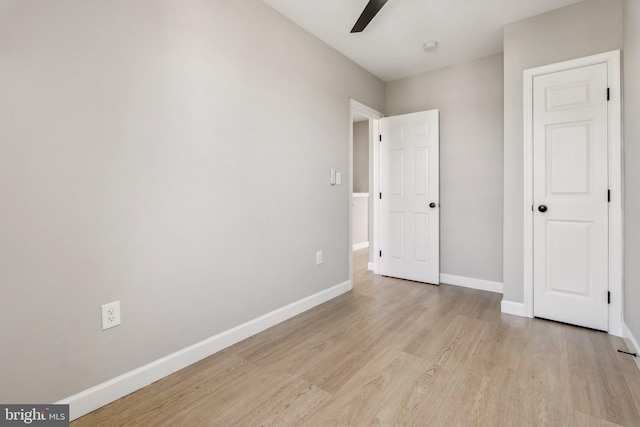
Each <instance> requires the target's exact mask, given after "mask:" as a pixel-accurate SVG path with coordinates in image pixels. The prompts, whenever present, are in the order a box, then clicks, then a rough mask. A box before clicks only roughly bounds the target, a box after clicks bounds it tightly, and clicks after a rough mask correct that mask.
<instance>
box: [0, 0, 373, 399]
mask: <svg viewBox="0 0 640 427" xmlns="http://www.w3.org/2000/svg"><path fill="white" fill-rule="evenodd" d="M0 40H2V48H1V49H0V63H2V66H1V67H0V93H1V94H2V96H1V97H0V152H1V155H0V195H1V198H2V207H1V208H0V240H1V241H2V244H1V245H0V286H1V287H2V289H1V297H0V325H1V329H0V342H2V345H1V346H0V360H1V361H2V363H0V378H1V386H0V402H3V403H11V402H22V403H24V402H51V401H56V400H59V399H62V398H65V397H67V396H69V395H72V394H74V393H77V392H79V391H81V390H84V389H87V388H89V387H91V386H94V385H96V384H98V383H101V382H103V381H105V380H108V379H111V378H114V377H116V376H117V375H120V374H122V373H125V372H127V371H129V370H131V369H134V368H137V367H139V366H142V365H144V364H146V363H148V362H151V361H153V360H156V359H158V358H160V357H162V356H165V355H167V354H170V353H172V352H174V351H176V350H179V349H183V348H185V347H186V346H189V345H191V344H194V343H196V342H198V341H200V340H203V339H205V338H208V337H211V336H212V335H214V334H217V333H219V332H221V331H224V330H227V329H229V328H231V327H234V326H236V325H239V324H241V323H243V322H246V321H248V320H250V319H254V318H256V317H258V316H260V315H262V314H265V313H267V312H270V311H272V310H274V309H277V308H279V307H282V306H284V305H286V304H289V303H291V302H293V301H296V300H299V299H301V298H304V297H307V296H309V295H311V294H314V293H316V292H319V291H322V290H323V289H327V288H329V287H331V286H334V285H337V284H339V283H342V282H344V281H347V280H349V279H350V278H349V256H350V250H351V248H349V244H348V238H349V236H348V234H349V233H348V226H349V214H348V212H349V211H348V203H349V202H350V198H351V197H350V194H348V191H349V186H348V185H342V186H330V185H329V169H330V168H331V167H335V168H336V169H338V170H341V171H344V173H347V172H348V170H349V168H350V167H351V165H349V164H348V163H349V141H348V138H349V127H350V126H351V125H352V124H351V123H350V122H349V120H348V118H349V111H350V105H349V98H350V97H353V98H355V99H357V100H358V101H360V102H362V103H364V104H366V105H369V106H371V107H372V108H375V109H378V110H382V109H383V107H384V105H383V97H384V85H383V83H382V82H381V81H379V80H378V79H376V78H374V77H373V76H372V75H370V74H369V73H367V72H365V71H364V70H363V69H361V68H360V67H358V66H356V65H355V64H354V63H353V62H351V61H349V60H347V59H346V58H345V57H343V56H342V55H340V54H339V53H337V52H336V51H334V50H332V49H330V48H329V47H328V46H326V45H325V44H324V43H321V42H320V41H318V40H317V39H315V38H313V37H312V36H310V35H309V34H308V33H306V32H304V31H303V30H301V29H299V28H298V27H296V26H294V24H292V23H290V22H289V21H288V20H286V19H285V18H284V17H282V16H281V15H279V14H277V13H276V12H275V11H273V10H272V9H271V8H270V7H268V6H267V5H265V4H263V3H262V2H261V1H259V0H245V1H237V0H216V1H210V0H188V1H181V2H177V1H169V0H165V1H155V0H138V1H135V2H131V1H128V0H111V1H84V0H68V1H64V2H59V1H48V0H38V1H28V2H22V1H19V2H9V3H6V2H5V3H3V7H2V8H0ZM347 176H348V175H347ZM318 249H322V250H323V251H324V264H322V265H321V266H319V267H317V266H316V263H315V251H316V250H318ZM114 300H120V301H121V304H122V321H123V323H122V325H121V326H119V327H116V328H114V329H111V330H108V331H106V332H102V331H101V327H100V305H101V304H104V303H107V302H111V301H114Z"/></svg>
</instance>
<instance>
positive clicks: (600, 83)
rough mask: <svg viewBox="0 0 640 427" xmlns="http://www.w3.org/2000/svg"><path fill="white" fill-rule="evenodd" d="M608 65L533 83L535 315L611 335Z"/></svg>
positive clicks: (548, 76) (582, 68)
mask: <svg viewBox="0 0 640 427" xmlns="http://www.w3.org/2000/svg"><path fill="white" fill-rule="evenodd" d="M607 82H608V78H607V64H606V63H602V64H597V65H591V66H586V67H579V68H575V69H571V70H567V71H561V72H556V73H550V74H545V75H541V76H537V77H535V78H534V82H533V202H534V204H535V205H534V206H532V209H534V217H533V253H534V260H533V264H534V270H533V283H534V286H533V287H534V315H535V316H536V317H542V318H545V319H551V320H558V321H561V322H566V323H571V324H574V325H580V326H586V327H589V328H594V329H599V330H603V331H607V330H608V315H609V312H608V303H607V300H608V297H607V292H608V290H609V281H608V262H609V252H608V248H609V234H608V232H609V231H608V226H609V222H608V196H607V194H608V189H609V187H608V144H607V141H608V137H607V132H608V131H607V129H608V127H607V126H608V125H607V123H608V122H607V117H608V116H607V108H608V106H607V104H608V103H607Z"/></svg>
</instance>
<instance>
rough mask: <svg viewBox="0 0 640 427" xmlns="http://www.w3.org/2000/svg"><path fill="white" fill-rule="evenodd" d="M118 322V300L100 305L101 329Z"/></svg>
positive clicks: (111, 326) (116, 324) (115, 324)
mask: <svg viewBox="0 0 640 427" xmlns="http://www.w3.org/2000/svg"><path fill="white" fill-rule="evenodd" d="M119 324H120V301H114V302H110V303H109V304H104V305H103V306H102V330H103V331H104V330H105V329H109V328H113V327H114V326H118V325H119Z"/></svg>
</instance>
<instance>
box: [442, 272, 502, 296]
mask: <svg viewBox="0 0 640 427" xmlns="http://www.w3.org/2000/svg"><path fill="white" fill-rule="evenodd" d="M440 283H444V284H447V285H454V286H462V287H464V288H471V289H478V290H480V291H489V292H497V293H499V294H501V293H502V288H503V286H502V283H500V282H492V281H490V280H482V279H473V278H471V277H462V276H454V275H453V274H443V273H440Z"/></svg>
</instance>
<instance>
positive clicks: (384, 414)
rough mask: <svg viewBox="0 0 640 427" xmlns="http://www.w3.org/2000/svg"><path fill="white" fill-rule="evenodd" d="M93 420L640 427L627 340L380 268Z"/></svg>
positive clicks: (357, 274)
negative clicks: (514, 311) (506, 310)
mask: <svg viewBox="0 0 640 427" xmlns="http://www.w3.org/2000/svg"><path fill="white" fill-rule="evenodd" d="M367 256H368V255H367V250H366V249H365V250H362V251H358V252H356V253H355V257H354V289H353V291H352V292H349V293H347V294H345V295H341V296H340V297H338V298H336V299H334V300H332V301H329V302H327V303H325V304H323V305H321V306H319V307H316V308H314V309H312V310H310V311H308V312H306V313H303V314H301V315H299V316H297V317H295V318H293V319H290V320H288V321H286V322H284V323H282V324H280V325H277V326H275V327H273V328H271V329H268V330H266V331H264V332H262V333H260V334H258V335H255V336H253V337H251V338H249V339H247V340H245V341H243V342H241V343H238V344H236V345H234V346H232V347H230V348H227V349H225V350H223V351H222V352H220V353H218V354H215V355H213V356H211V357H209V358H207V359H205V360H202V361H200V362H198V363H196V364H194V365H192V366H189V367H188V368H185V369H183V370H182V371H180V372H177V373H175V374H173V375H171V376H169V377H166V378H164V379H162V380H160V381H158V382H156V383H154V384H151V385H150V386H148V387H145V388H144V389H142V390H139V391H137V392H135V393H133V394H131V395H129V396H126V397H124V398H122V399H120V400H118V401H116V402H114V403H112V404H110V405H107V406H105V407H103V408H101V409H99V410H97V411H95V412H93V413H91V414H88V415H86V416H84V417H82V418H80V419H78V420H76V421H74V422H73V423H72V424H71V425H72V426H73V427H81V426H92V427H93V426H190V427H191V426H232V425H238V426H254V425H255V426H258V425H261V426H289V425H291V426H319V425H331V426H348V425H383V426H387V425H415V426H575V427H578V426H580V427H582V426H640V371H639V370H638V369H637V367H636V366H635V364H634V362H633V360H632V359H631V358H630V357H629V356H624V355H621V354H619V353H617V352H616V350H617V349H625V348H626V347H625V346H624V343H623V341H622V340H621V339H619V338H616V337H612V336H609V335H607V334H605V333H602V332H596V331H592V330H588V329H582V328H578V327H573V326H569V325H564V324H559V323H554V322H549V321H544V320H539V319H524V318H520V317H515V316H510V315H504V314H501V313H500V300H501V297H502V296H501V295H499V294H495V293H491V292H483V291H475V290H470V289H465V288H459V287H455V286H448V285H441V286H432V285H424V284H419V283H415V282H408V281H403V280H396V279H391V278H385V277H380V276H375V275H373V274H372V273H371V272H369V271H367V270H366V265H367Z"/></svg>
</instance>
